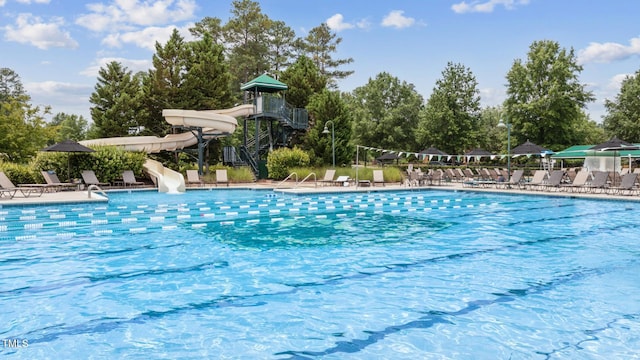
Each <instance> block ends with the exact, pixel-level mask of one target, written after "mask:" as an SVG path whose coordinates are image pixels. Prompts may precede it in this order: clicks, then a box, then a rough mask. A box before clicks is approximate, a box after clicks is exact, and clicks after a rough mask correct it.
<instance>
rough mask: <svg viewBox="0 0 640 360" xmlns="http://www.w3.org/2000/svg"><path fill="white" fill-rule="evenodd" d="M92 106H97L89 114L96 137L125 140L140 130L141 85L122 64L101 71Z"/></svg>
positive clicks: (110, 65)
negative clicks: (127, 136)
mask: <svg viewBox="0 0 640 360" xmlns="http://www.w3.org/2000/svg"><path fill="white" fill-rule="evenodd" d="M89 102H91V104H93V105H94V106H92V107H91V109H90V110H91V118H92V120H93V123H94V124H95V127H96V129H97V133H96V134H95V135H96V136H97V137H114V136H126V135H129V132H130V129H133V128H139V127H140V126H141V122H142V119H141V116H140V110H141V92H140V84H139V82H138V79H137V78H136V77H135V76H133V74H132V73H131V71H129V70H127V68H126V67H123V66H122V64H120V63H119V62H116V61H112V62H110V63H109V64H107V67H106V68H100V70H99V71H98V83H97V84H96V86H95V90H94V92H93V93H92V94H91V96H90V98H89Z"/></svg>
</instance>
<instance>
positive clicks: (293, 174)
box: [275, 172, 298, 189]
mask: <svg viewBox="0 0 640 360" xmlns="http://www.w3.org/2000/svg"><path fill="white" fill-rule="evenodd" d="M292 176H295V178H296V185H297V184H298V174H297V173H296V172H292V173H291V174H289V175H288V176H287V177H286V178H284V180H282V181H280V182H279V183H278V185H276V187H275V189H277V188H279V187H280V185H282V184H284V183H285V182H286V181H287V180H289V179H291V177H292Z"/></svg>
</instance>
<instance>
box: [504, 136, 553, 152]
mask: <svg viewBox="0 0 640 360" xmlns="http://www.w3.org/2000/svg"><path fill="white" fill-rule="evenodd" d="M511 153H512V154H513V155H543V154H544V155H546V154H551V153H553V151H551V150H549V149H547V148H544V147H542V146H540V145H537V144H534V143H532V142H531V141H529V140H527V141H526V142H524V143H522V144H520V145H518V146H516V147H514V148H513V149H511Z"/></svg>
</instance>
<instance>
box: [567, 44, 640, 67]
mask: <svg viewBox="0 0 640 360" xmlns="http://www.w3.org/2000/svg"><path fill="white" fill-rule="evenodd" d="M634 55H640V37H636V38H633V39H631V40H630V41H629V46H625V45H622V44H618V43H613V42H608V43H590V44H589V46H587V47H586V48H585V49H582V50H580V51H578V61H579V62H580V63H581V64H586V63H610V62H613V61H617V60H624V59H627V58H629V57H632V56H634Z"/></svg>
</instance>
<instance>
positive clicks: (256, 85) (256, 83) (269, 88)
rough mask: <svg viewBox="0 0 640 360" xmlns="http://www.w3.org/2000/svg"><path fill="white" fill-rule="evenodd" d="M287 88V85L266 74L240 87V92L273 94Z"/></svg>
mask: <svg viewBox="0 0 640 360" xmlns="http://www.w3.org/2000/svg"><path fill="white" fill-rule="evenodd" d="M288 88H289V87H288V86H287V84H285V83H283V82H281V81H278V80H276V79H274V78H272V77H271V76H269V75H267V74H262V75H260V76H258V77H257V78H255V79H253V80H251V81H249V82H247V83H244V84H242V85H241V86H240V90H243V91H257V92H263V93H273V92H278V91H280V90H287V89H288Z"/></svg>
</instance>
